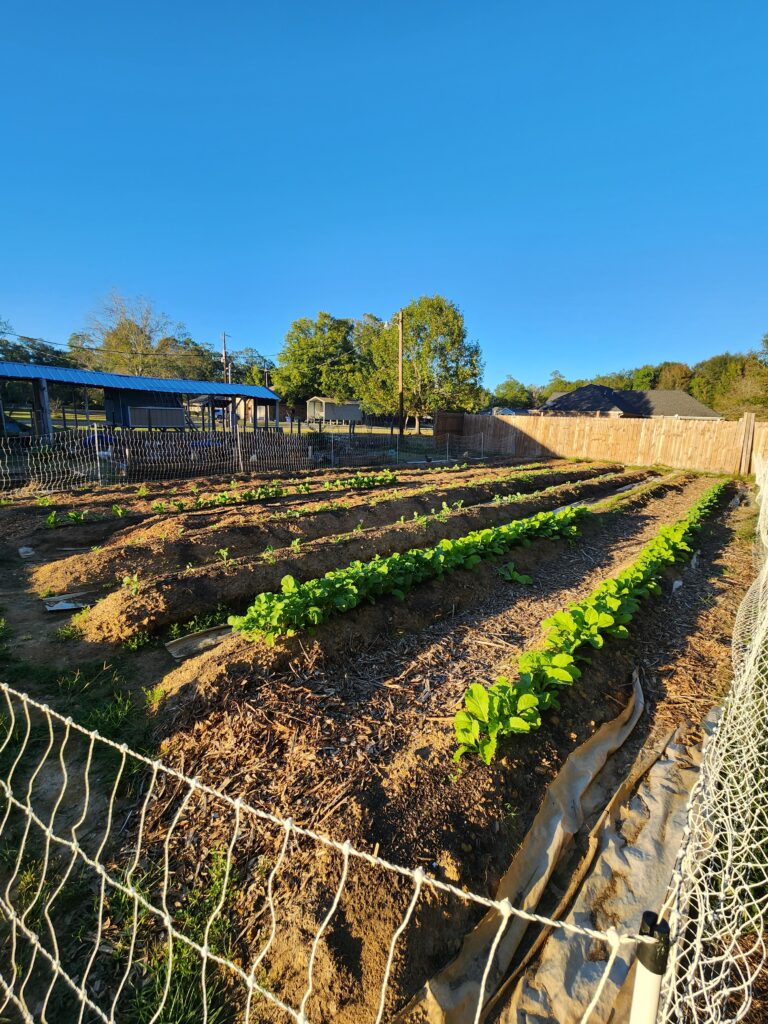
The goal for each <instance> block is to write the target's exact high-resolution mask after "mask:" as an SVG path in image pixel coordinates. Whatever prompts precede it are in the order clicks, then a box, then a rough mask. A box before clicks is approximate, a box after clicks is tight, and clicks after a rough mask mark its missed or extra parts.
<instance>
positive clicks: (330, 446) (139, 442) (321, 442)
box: [0, 426, 476, 490]
mask: <svg viewBox="0 0 768 1024" xmlns="http://www.w3.org/2000/svg"><path fill="white" fill-rule="evenodd" d="M462 451H464V447H463V446H462V439H461V438H459V439H458V440H457V439H456V438H452V437H451V436H450V435H449V436H448V437H447V438H446V437H441V438H439V439H437V438H434V437H432V436H424V437H420V436H413V435H408V436H405V437H402V438H401V437H399V436H398V435H397V434H395V435H394V436H389V435H386V434H365V433H364V434H358V433H355V434H335V433H330V432H325V431H324V432H322V433H311V432H304V433H302V434H286V433H279V432H277V431H275V430H258V431H249V432H244V431H236V432H232V433H225V432H209V433H203V432H201V431H196V432H189V433H175V432H169V431H153V430H147V431H138V430H119V429H113V428H110V427H103V426H93V427H90V428H88V429H83V430H71V431H62V432H60V433H55V434H50V435H45V436H42V437H28V436H25V437H5V438H2V437H0V490H9V489H13V488H21V487H34V488H38V489H41V490H63V489H69V488H77V487H82V486H86V485H93V484H99V483H101V484H105V485H107V484H113V483H141V482H143V481H145V480H174V479H184V478H191V477H207V476H218V475H232V474H237V473H265V472H272V471H288V472H301V471H303V470H311V469H322V468H333V467H343V466H368V465H384V464H387V465H389V464H398V463H405V462H411V461H421V460H442V459H443V458H453V457H456V455H457V454H458V453H461V452H462ZM473 457H476V456H473Z"/></svg>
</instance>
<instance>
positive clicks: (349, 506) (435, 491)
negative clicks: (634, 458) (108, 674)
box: [34, 465, 612, 593]
mask: <svg viewBox="0 0 768 1024" xmlns="http://www.w3.org/2000/svg"><path fill="white" fill-rule="evenodd" d="M610 468H612V467H610V466H609V465H590V466H578V465H576V466H573V467H569V468H567V469H548V468H543V469H536V470H532V471H529V472H524V471H511V470H509V469H506V470H504V471H503V472H499V470H498V469H497V470H496V472H495V473H494V474H493V475H491V476H488V475H486V476H484V477H481V478H480V479H479V480H473V479H470V480H467V481H465V482H464V483H461V484H458V483H457V484H456V486H452V487H447V488H446V487H437V486H436V485H433V484H431V483H430V484H426V485H425V484H421V485H420V486H419V487H416V488H411V489H400V488H398V489H397V490H389V489H387V490H384V491H382V492H381V493H378V494H375V495H371V494H368V493H366V494H365V495H362V494H350V495H347V496H346V497H344V498H340V499H334V500H331V501H329V500H323V501H321V502H305V503H302V504H300V505H295V504H294V505H293V506H291V507H288V508H282V509H281V510H280V511H275V510H274V509H269V510H266V509H265V510H263V512H260V513H257V514H254V513H253V511H250V512H243V511H242V510H237V509H234V510H228V511H223V512H217V513H213V514H212V513H203V514H201V513H195V514H186V515H179V516H178V517H176V518H175V519H174V521H173V522H172V523H170V524H168V523H165V522H164V521H163V520H162V519H160V520H157V521H153V522H152V523H150V524H146V525H142V526H140V527H138V528H137V527H133V528H130V527H129V528H127V529H125V530H121V531H120V532H119V533H117V534H115V535H113V536H112V538H111V539H110V540H109V541H108V542H107V543H105V544H103V545H101V544H98V545H95V550H93V551H84V552H78V553H76V554H73V555H70V556H68V557H66V558H63V559H57V560H55V561H51V562H48V563H46V564H44V565H42V566H40V567H38V568H36V570H35V572H34V582H35V586H36V588H37V590H38V591H39V592H46V593H67V592H70V591H72V590H73V589H75V588H79V587H82V586H87V587H89V588H92V587H94V586H98V585H101V584H112V585H114V581H115V580H121V579H122V578H123V577H124V576H132V575H134V574H136V573H138V574H139V575H141V576H142V577H148V576H150V575H156V574H158V573H159V572H160V571H161V570H162V569H164V570H166V571H169V570H173V569H175V568H177V569H182V568H187V567H189V566H192V567H197V566H201V565H205V564H206V563H207V562H209V561H216V560H218V559H219V558H220V555H219V552H220V551H222V550H226V551H227V552H229V554H230V555H231V556H232V557H233V558H238V557H243V556H247V555H249V554H254V553H257V552H258V553H261V552H263V551H265V550H266V549H268V548H270V547H271V548H275V549H276V548H281V547H287V546H288V545H290V544H291V543H293V542H294V541H296V540H298V541H299V542H300V543H305V542H306V541H309V540H313V539H316V538H320V537H324V536H328V535H332V534H335V533H338V532H346V531H350V530H353V529H359V528H360V526H361V524H362V525H363V526H365V527H368V528H370V527H373V526H384V525H388V524H391V523H394V522H395V521H396V520H397V519H399V518H400V517H403V516H405V517H406V518H410V517H412V516H419V515H428V514H431V513H432V512H433V511H434V510H435V509H442V508H443V507H444V506H458V505H459V504H461V505H466V506H470V505H475V504H478V503H481V502H484V501H486V502H487V501H490V500H493V499H494V497H496V496H506V495H512V494H517V493H526V492H530V491H533V490H538V489H540V488H541V487H545V486H551V485H555V484H558V483H565V482H567V481H578V480H586V479H591V478H593V477H597V476H601V475H604V474H606V473H607V472H608V471H609V469H610Z"/></svg>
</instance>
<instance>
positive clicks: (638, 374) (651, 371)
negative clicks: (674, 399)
mask: <svg viewBox="0 0 768 1024" xmlns="http://www.w3.org/2000/svg"><path fill="white" fill-rule="evenodd" d="M631 377H632V380H631V384H630V387H631V389H632V390H633V391H651V390H652V389H653V388H654V387H655V386H656V381H657V379H658V372H657V370H656V367H655V366H652V365H651V364H650V363H646V364H645V365H644V366H638V367H637V369H636V370H632V374H631Z"/></svg>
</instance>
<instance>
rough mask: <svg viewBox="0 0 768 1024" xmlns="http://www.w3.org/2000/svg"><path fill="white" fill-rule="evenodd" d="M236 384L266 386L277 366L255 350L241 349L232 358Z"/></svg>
mask: <svg viewBox="0 0 768 1024" xmlns="http://www.w3.org/2000/svg"><path fill="white" fill-rule="evenodd" d="M230 366H231V370H232V382H233V383H234V384H264V383H265V380H269V377H270V374H271V371H272V370H274V368H275V364H274V362H273V361H272V360H271V359H269V358H268V357H267V356H263V355H262V354H261V352H259V351H258V350H257V349H255V348H241V349H238V350H237V351H236V352H233V353H232V354H231V356H230Z"/></svg>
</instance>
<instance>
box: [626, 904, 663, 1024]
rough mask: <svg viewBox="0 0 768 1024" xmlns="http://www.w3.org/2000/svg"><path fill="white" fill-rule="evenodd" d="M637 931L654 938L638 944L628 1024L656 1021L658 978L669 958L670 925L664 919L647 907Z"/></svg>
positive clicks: (653, 1022)
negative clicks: (661, 919) (660, 919)
mask: <svg viewBox="0 0 768 1024" xmlns="http://www.w3.org/2000/svg"><path fill="white" fill-rule="evenodd" d="M640 934H641V935H642V936H647V937H648V938H651V939H653V940H654V941H653V942H638V944H637V961H636V965H635V984H634V987H633V989H632V1008H631V1010H630V1011H629V1024H656V1018H657V1016H658V1013H659V1000H660V997H661V981H662V978H663V977H664V972H665V971H666V969H667V960H668V958H669V925H668V924H667V922H666V921H659V919H658V917H657V916H656V914H654V913H653V911H652V910H647V911H646V912H645V913H644V914H643V923H642V925H641V926H640Z"/></svg>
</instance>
